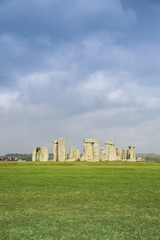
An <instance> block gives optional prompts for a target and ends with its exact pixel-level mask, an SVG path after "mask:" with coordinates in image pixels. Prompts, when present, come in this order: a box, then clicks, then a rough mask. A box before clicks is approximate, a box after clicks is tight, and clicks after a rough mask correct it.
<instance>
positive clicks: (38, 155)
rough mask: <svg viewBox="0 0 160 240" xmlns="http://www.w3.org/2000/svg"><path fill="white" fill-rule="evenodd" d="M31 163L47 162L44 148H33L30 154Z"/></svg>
mask: <svg viewBox="0 0 160 240" xmlns="http://www.w3.org/2000/svg"><path fill="white" fill-rule="evenodd" d="M32 161H33V162H36V161H39V162H47V161H48V149H47V148H46V147H41V148H40V147H34V148H33V154H32Z"/></svg>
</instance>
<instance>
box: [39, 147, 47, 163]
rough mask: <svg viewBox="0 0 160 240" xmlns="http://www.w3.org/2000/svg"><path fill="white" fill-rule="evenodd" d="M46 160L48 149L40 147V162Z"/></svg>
mask: <svg viewBox="0 0 160 240" xmlns="http://www.w3.org/2000/svg"><path fill="white" fill-rule="evenodd" d="M47 161H48V149H47V147H42V148H41V150H40V162H47Z"/></svg>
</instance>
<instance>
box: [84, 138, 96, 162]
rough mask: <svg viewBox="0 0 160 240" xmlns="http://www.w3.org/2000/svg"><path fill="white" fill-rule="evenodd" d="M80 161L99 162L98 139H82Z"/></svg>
mask: <svg viewBox="0 0 160 240" xmlns="http://www.w3.org/2000/svg"><path fill="white" fill-rule="evenodd" d="M81 161H89V162H96V161H99V143H98V139H95V138H85V139H83V156H82V158H81Z"/></svg>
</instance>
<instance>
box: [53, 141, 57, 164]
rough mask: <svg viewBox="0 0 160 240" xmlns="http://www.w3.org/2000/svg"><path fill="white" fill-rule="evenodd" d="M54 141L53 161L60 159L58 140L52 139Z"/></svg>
mask: <svg viewBox="0 0 160 240" xmlns="http://www.w3.org/2000/svg"><path fill="white" fill-rule="evenodd" d="M52 143H53V156H54V157H53V161H55V162H57V161H58V141H57V140H55V141H52Z"/></svg>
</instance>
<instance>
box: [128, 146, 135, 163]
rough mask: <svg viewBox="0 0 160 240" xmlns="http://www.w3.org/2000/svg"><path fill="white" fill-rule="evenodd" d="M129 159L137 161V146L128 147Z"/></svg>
mask: <svg viewBox="0 0 160 240" xmlns="http://www.w3.org/2000/svg"><path fill="white" fill-rule="evenodd" d="M127 159H128V160H130V161H136V152H135V146H134V145H131V146H129V147H128V151H127Z"/></svg>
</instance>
